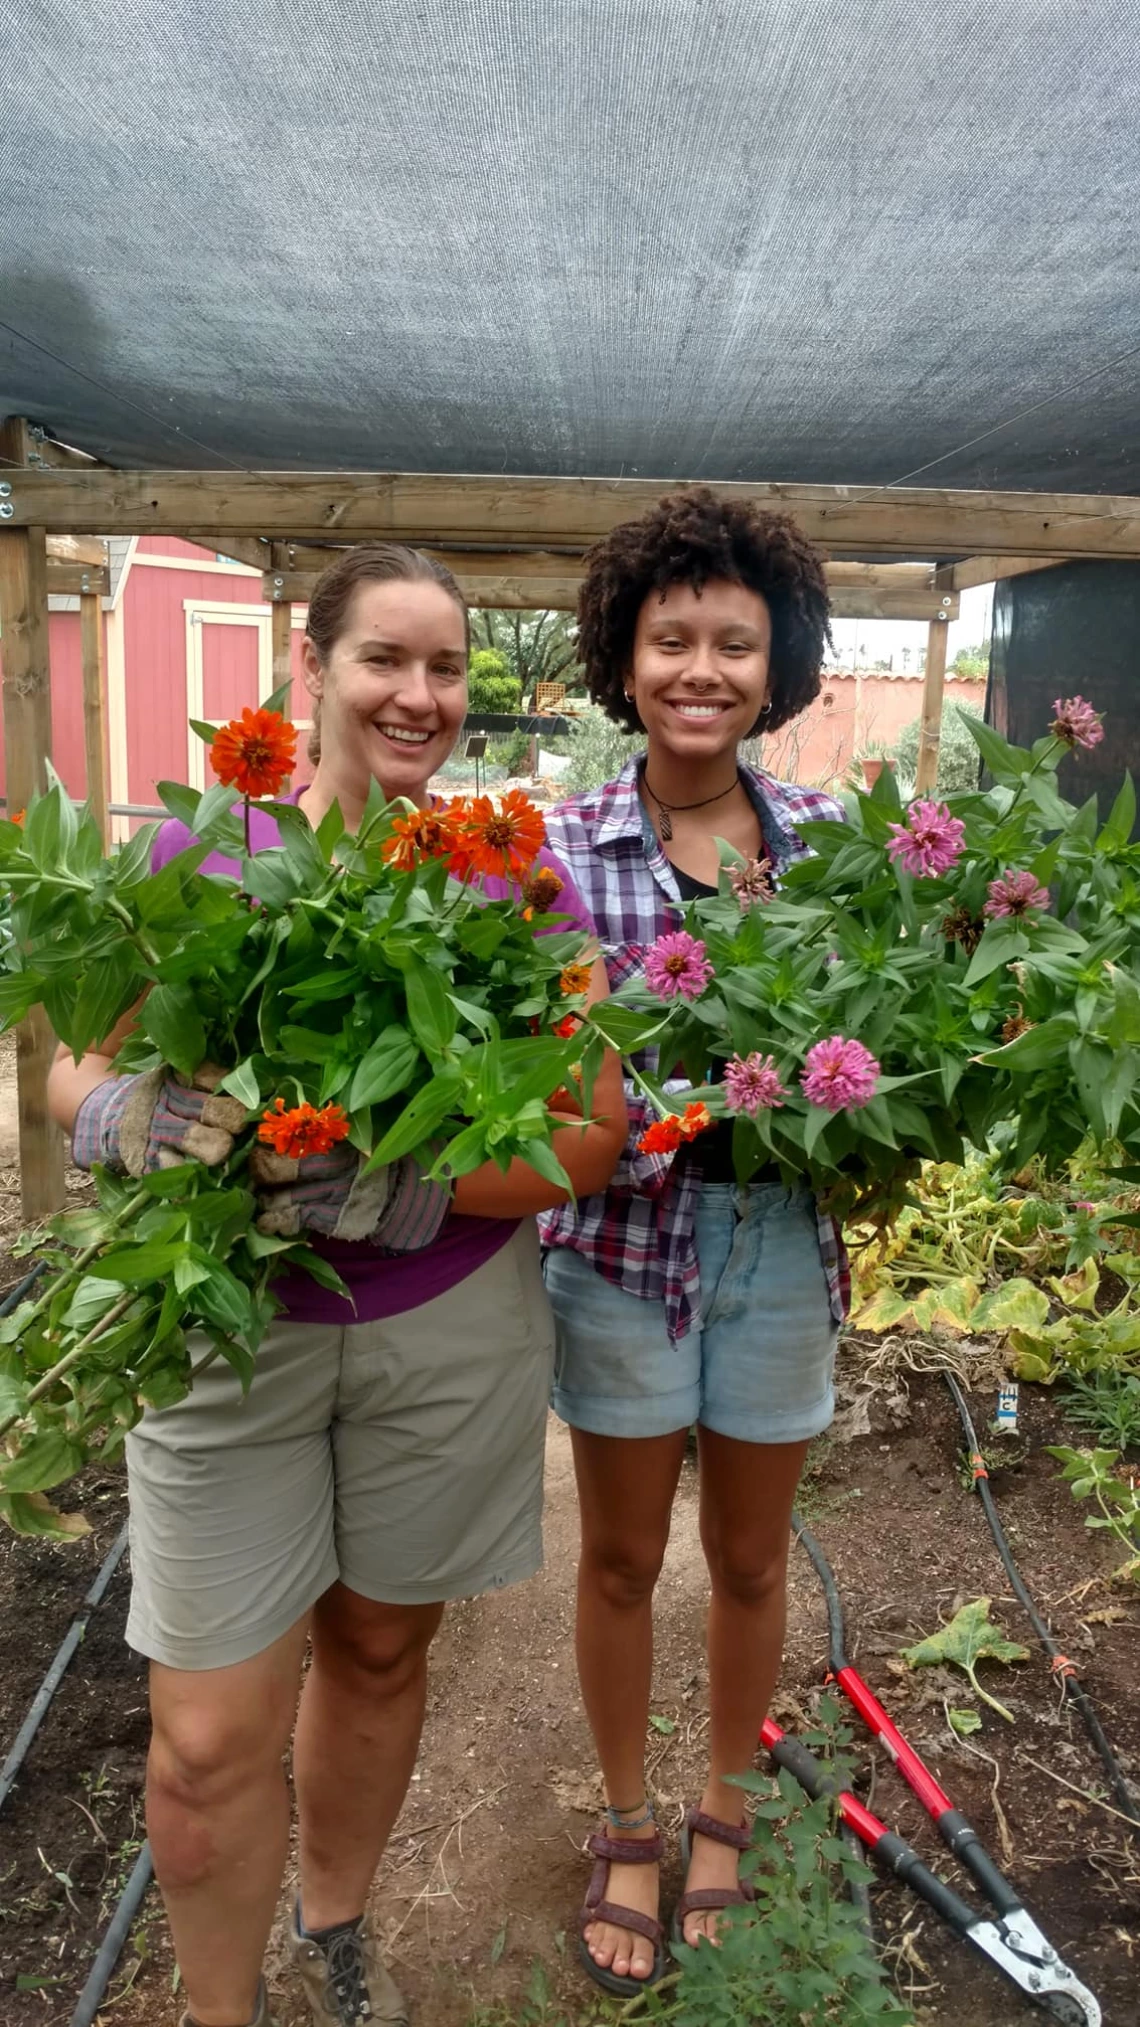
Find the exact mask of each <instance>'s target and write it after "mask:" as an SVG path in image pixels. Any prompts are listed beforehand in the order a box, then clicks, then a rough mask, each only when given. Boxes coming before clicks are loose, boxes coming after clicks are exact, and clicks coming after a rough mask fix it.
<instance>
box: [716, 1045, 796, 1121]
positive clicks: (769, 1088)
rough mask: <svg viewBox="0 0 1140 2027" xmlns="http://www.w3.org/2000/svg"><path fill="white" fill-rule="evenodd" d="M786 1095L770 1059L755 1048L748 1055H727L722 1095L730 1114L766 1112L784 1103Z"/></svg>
mask: <svg viewBox="0 0 1140 2027" xmlns="http://www.w3.org/2000/svg"><path fill="white" fill-rule="evenodd" d="M786 1095H787V1094H786V1092H785V1090H784V1087H783V1085H782V1084H781V1082H780V1079H779V1077H778V1075H777V1074H776V1065H775V1063H774V1061H773V1059H772V1057H771V1056H762V1055H761V1054H760V1053H759V1051H758V1050H756V1049H754V1050H753V1052H752V1054H751V1055H750V1056H730V1057H729V1060H728V1062H727V1063H726V1064H725V1066H724V1096H725V1102H726V1104H727V1105H728V1109H729V1111H730V1112H748V1113H750V1114H751V1116H752V1118H753V1119H755V1117H756V1114H757V1113H758V1112H761V1111H764V1112H769V1111H771V1110H772V1108H773V1107H774V1106H775V1107H777V1108H778V1107H779V1106H781V1105H782V1104H783V1102H784V1099H785V1097H786Z"/></svg>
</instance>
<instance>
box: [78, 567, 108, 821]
mask: <svg viewBox="0 0 1140 2027" xmlns="http://www.w3.org/2000/svg"><path fill="white" fill-rule="evenodd" d="M79 637H80V643H81V647H82V655H83V750H84V754H85V756H86V760H87V800H88V802H89V804H90V805H91V814H92V816H93V817H94V818H95V821H96V823H97V824H98V826H99V830H100V832H101V834H102V838H103V848H104V850H106V848H107V845H108V843H109V842H110V831H109V829H108V810H107V804H108V802H109V801H110V796H109V795H108V793H107V734H106V726H105V721H104V711H105V702H104V700H105V698H106V694H107V657H106V652H105V649H104V642H103V601H102V599H101V598H100V597H99V594H98V592H96V591H82V592H80V594H79Z"/></svg>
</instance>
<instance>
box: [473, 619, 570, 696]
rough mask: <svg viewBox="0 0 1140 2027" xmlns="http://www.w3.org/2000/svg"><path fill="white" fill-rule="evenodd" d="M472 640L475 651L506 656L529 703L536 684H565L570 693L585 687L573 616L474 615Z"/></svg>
mask: <svg viewBox="0 0 1140 2027" xmlns="http://www.w3.org/2000/svg"><path fill="white" fill-rule="evenodd" d="M471 638H472V640H473V642H474V643H475V645H476V647H479V648H484V649H486V648H493V649H494V650H495V651H496V653H498V654H501V655H503V656H505V658H506V661H507V665H508V667H509V668H510V670H511V672H512V674H513V675H515V676H516V677H517V678H518V681H519V684H520V687H521V693H522V695H523V696H524V697H526V698H528V699H529V698H531V697H533V696H534V692H535V686H536V685H537V684H538V683H565V685H566V687H567V689H568V690H570V691H575V690H577V691H580V690H581V689H582V688H583V686H584V685H583V672H582V666H581V663H580V662H579V660H578V622H577V620H576V619H575V617H574V615H573V613H572V612H523V611H510V612H489V611H483V612H473V613H472V615H471Z"/></svg>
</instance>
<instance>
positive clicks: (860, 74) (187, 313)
mask: <svg viewBox="0 0 1140 2027" xmlns="http://www.w3.org/2000/svg"><path fill="white" fill-rule="evenodd" d="M1138 78H1140V9H1138V8H1137V6H1136V5H1135V4H1131V0H1089V4H1086V5H1084V6H1082V7H1079V8H1078V7H1073V6H1072V5H1071V4H1068V0H1033V4H1027V0H987V4H985V5H982V4H979V0H945V4H943V5H942V6H940V7H937V8H933V7H930V6H929V5H927V4H925V0H896V4H891V0H886V4H883V0H879V4H860V0H847V4H845V5H843V6H836V5H834V4H830V0H806V4H805V0H772V4H767V0H702V4H698V0H417V4H414V5H412V4H408V0H399V4H396V0H311V4H309V5H307V6H305V7H300V8H286V7H284V6H282V5H280V4H277V5H269V6H266V5H264V4H262V0H259V4H257V5H254V4H252V0H231V4H222V0H183V4H180V5H178V6H176V7H171V6H170V5H169V0H116V4H115V5H113V6H99V5H92V4H91V0H83V4H79V0H7V6H6V8H5V9H4V19H3V22H2V23H0V135H2V137H3V139H2V144H0V415H2V414H4V413H6V412H8V413H17V414H22V415H27V416H30V417H31V418H33V419H34V420H37V421H40V422H43V423H45V424H46V425H47V426H48V428H49V429H50V431H51V432H52V433H53V434H55V435H57V436H60V437H62V438H63V439H65V440H66V441H70V442H73V443H77V444H80V445H82V446H83V447H84V448H86V449H88V450H90V451H91V452H93V453H95V454H96V455H97V456H99V457H102V458H105V459H107V460H108V461H110V462H112V463H115V464H119V465H128V466H139V467H155V466H165V467H185V466H198V467H225V466H226V465H228V464H234V465H237V466H240V467H260V468H278V469H289V468H308V469H326V470H327V469H357V470H361V469H387V470H401V469H403V470H419V471H429V472H430V471H452V472H464V471H466V472H480V473H497V472H518V473H528V472H529V473H534V472H546V473H550V474H555V475H558V474H598V475H618V474H625V475H626V476H641V477H649V478H656V477H661V478H667V477H672V476H683V477H685V478H707V479H710V480H716V479H787V480H801V481H821V482H828V483H850V484H868V485H872V484H884V483H890V482H892V481H899V480H902V479H904V478H911V477H914V482H916V483H918V484H922V485H932V486H953V487H986V488H989V487H1003V488H1004V487H1018V488H1021V487H1031V488H1037V489H1041V490H1050V491H1056V490H1065V491H1081V492H1095V491H1103V490H1110V491H1119V492H1128V491H1134V492H1140V268H1138V263H1137V259H1136V220H1137V217H1138V216H1140V140H1138V136H1140V119H1138V117H1137V103H1136V101H1137V97H1138V96H1140V94H1138V88H1137V82H1136V81H1137V79H1138ZM914 475H917V476H914Z"/></svg>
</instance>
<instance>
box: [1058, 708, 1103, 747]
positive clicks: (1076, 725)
mask: <svg viewBox="0 0 1140 2027" xmlns="http://www.w3.org/2000/svg"><path fill="white" fill-rule="evenodd" d="M1053 711H1054V717H1053V723H1052V724H1051V725H1050V727H1049V730H1050V732H1051V733H1052V734H1053V737H1054V739H1063V740H1064V742H1065V744H1066V746H1099V745H1100V742H1101V740H1102V739H1103V738H1104V726H1103V724H1102V723H1101V719H1100V713H1099V712H1097V711H1094V710H1093V707H1092V705H1091V704H1088V703H1086V702H1085V699H1084V698H1083V697H1064V698H1062V697H1058V698H1057V700H1056V702H1055V704H1054V705H1053Z"/></svg>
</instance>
